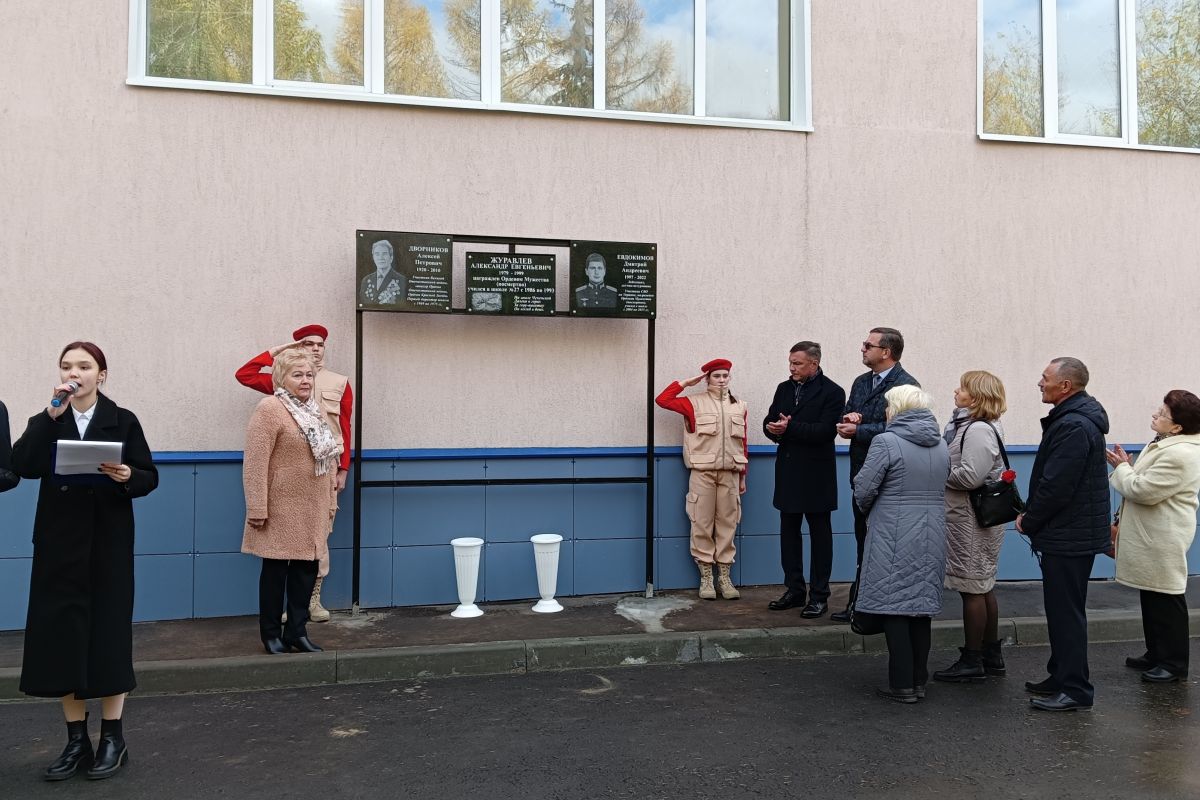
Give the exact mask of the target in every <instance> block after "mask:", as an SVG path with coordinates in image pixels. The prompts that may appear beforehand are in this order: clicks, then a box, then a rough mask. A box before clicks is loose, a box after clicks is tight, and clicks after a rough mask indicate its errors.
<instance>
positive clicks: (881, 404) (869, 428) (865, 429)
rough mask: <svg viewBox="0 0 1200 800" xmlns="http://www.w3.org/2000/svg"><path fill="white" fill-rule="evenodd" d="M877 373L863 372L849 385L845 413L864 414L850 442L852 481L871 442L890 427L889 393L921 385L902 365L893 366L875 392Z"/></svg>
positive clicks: (865, 458)
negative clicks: (894, 389) (888, 422)
mask: <svg viewBox="0 0 1200 800" xmlns="http://www.w3.org/2000/svg"><path fill="white" fill-rule="evenodd" d="M874 378H875V373H874V372H864V373H863V374H862V375H859V376H858V377H857V378H855V379H854V383H852V384H851V385H850V397H849V399H848V400H846V413H847V414H849V413H850V412H851V411H857V412H858V413H859V414H862V422H860V423H859V425H858V429H857V430H856V431H855V432H854V438H853V439H851V440H850V480H851V481H853V480H854V476H855V475H857V474H858V471H859V470H860V469H862V465H863V462H864V461H866V460H867V451H868V450H870V449H871V440H872V439H874V438H875V437H876V436H878V435H879V434H881V433H883V429H884V428H885V427H887V398H886V397H884V395H885V394H887V390H888V389H891V388H892V387H893V386H920V385H921V384H920V383H919V382H918V381H917V379H916V378H914V377H913V376H912V375H910V374H909V373H908V372H906V371H905V369H904V367H902V366H900V362H896V365H895V366H894V367H892V371H891V372H889V373H888V375H887V377H886V378H884V379H883V381H882V382H881V383H880V384H879V386H878V387H877V388H874V389H872V388H871V384H872V383H874V382H875V381H874Z"/></svg>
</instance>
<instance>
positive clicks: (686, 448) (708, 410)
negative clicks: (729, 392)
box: [683, 392, 746, 472]
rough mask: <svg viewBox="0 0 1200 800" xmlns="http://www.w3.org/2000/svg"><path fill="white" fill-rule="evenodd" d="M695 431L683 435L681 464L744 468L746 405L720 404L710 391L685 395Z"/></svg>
mask: <svg viewBox="0 0 1200 800" xmlns="http://www.w3.org/2000/svg"><path fill="white" fill-rule="evenodd" d="M688 399H689V400H691V401H692V409H693V410H694V411H695V413H696V430H695V432H693V433H689V432H688V431H686V430H685V431H684V434H683V463H684V464H686V465H687V466H688V467H689V468H690V469H701V470H717V469H730V470H737V471H738V472H742V471H744V470H745V469H746V453H745V442H746V404H745V403H743V402H741V401H738V402H737V403H728V402H726V403H722V402H721V401H720V400H719V399H718V398H717V397H715V396H714V395H713V394H712V393H711V392H704V393H702V394H693V395H689V396H688Z"/></svg>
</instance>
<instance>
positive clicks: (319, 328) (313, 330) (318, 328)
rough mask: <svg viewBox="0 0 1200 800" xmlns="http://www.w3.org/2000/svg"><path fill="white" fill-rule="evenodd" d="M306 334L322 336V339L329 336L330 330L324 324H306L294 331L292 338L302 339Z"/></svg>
mask: <svg viewBox="0 0 1200 800" xmlns="http://www.w3.org/2000/svg"><path fill="white" fill-rule="evenodd" d="M305 336H320V337H321V338H322V339H328V338H329V331H327V330H326V329H325V326H324V325H305V326H304V327H303V328H298V329H296V330H294V331H292V339H294V340H295V341H297V342H298V341H300V340H301V339H303V338H304V337H305Z"/></svg>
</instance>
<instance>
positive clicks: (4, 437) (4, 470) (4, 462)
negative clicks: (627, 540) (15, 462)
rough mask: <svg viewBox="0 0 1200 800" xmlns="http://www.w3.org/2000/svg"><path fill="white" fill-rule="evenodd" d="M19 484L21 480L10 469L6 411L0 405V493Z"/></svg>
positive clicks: (1, 404) (0, 404) (9, 445)
mask: <svg viewBox="0 0 1200 800" xmlns="http://www.w3.org/2000/svg"><path fill="white" fill-rule="evenodd" d="M20 482H21V478H20V476H19V475H17V473H15V472H13V468H12V441H11V440H10V439H9V438H8V409H7V408H5V407H4V403H0V492H7V491H8V490H9V489H11V488H13V487H14V486H16V485H17V484H18V483H20Z"/></svg>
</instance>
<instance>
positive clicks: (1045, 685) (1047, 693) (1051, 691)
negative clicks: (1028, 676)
mask: <svg viewBox="0 0 1200 800" xmlns="http://www.w3.org/2000/svg"><path fill="white" fill-rule="evenodd" d="M1025 691H1027V692H1029V693H1030V694H1040V695H1042V696H1043V697H1053V696H1054V695H1056V694H1058V693H1059V692H1061V691H1062V690H1061V689H1059V688H1058V686H1057V685H1056V684H1055V683H1054V681H1053V679H1051V678H1046V680H1044V681H1038V682H1037V683H1034V682H1033V681H1025Z"/></svg>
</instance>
